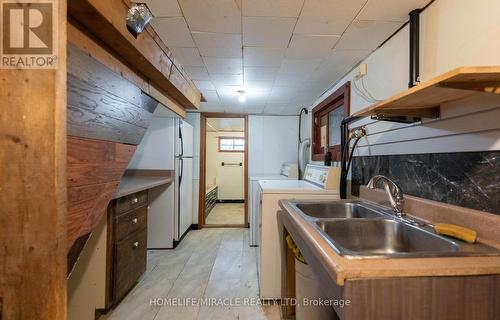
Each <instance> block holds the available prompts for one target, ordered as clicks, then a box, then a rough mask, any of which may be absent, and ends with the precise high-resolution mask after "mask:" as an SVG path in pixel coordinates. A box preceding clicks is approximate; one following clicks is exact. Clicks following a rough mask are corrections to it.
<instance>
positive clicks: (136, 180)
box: [113, 176, 174, 199]
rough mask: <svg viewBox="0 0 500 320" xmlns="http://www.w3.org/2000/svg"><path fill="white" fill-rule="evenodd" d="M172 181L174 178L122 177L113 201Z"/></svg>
mask: <svg viewBox="0 0 500 320" xmlns="http://www.w3.org/2000/svg"><path fill="white" fill-rule="evenodd" d="M173 181H174V177H158V176H124V177H123V178H122V180H121V182H120V185H118V189H117V190H116V192H115V194H114V195H113V199H116V198H121V197H123V196H126V195H129V194H132V193H135V192H139V191H142V190H146V189H151V188H154V187H158V186H161V185H165V184H169V183H172V182H173Z"/></svg>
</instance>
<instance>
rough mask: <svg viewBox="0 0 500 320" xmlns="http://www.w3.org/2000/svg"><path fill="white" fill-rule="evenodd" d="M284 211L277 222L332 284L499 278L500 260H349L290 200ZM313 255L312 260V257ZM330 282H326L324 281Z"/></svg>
mask: <svg viewBox="0 0 500 320" xmlns="http://www.w3.org/2000/svg"><path fill="white" fill-rule="evenodd" d="M280 206H281V207H282V208H283V209H284V211H282V212H281V213H280V214H279V215H278V217H279V218H278V219H279V220H280V221H281V223H282V224H283V225H284V227H285V228H286V229H287V231H288V232H289V233H290V234H291V236H292V238H293V239H294V241H295V242H296V244H297V245H298V246H299V248H300V250H301V251H302V253H303V255H304V256H305V257H306V260H308V259H307V257H308V256H310V257H311V258H313V259H311V260H314V261H317V262H318V263H317V264H318V265H317V266H311V267H312V268H313V269H315V268H314V267H318V268H321V269H323V271H324V273H323V274H327V275H328V276H329V278H330V279H329V280H332V281H334V282H335V284H337V285H339V286H343V285H344V283H345V281H346V280H357V279H373V278H389V277H424V276H460V275H486V274H500V256H488V257H443V258H401V259H384V258H381V259H365V260H362V259H347V258H344V257H342V256H340V255H339V254H337V253H336V252H335V250H334V249H333V248H332V247H331V246H330V244H329V243H328V242H327V241H326V240H325V239H324V238H323V237H322V236H321V235H320V233H319V232H318V231H317V230H316V229H314V227H313V226H312V225H311V224H310V223H309V222H308V221H306V219H304V218H303V217H302V216H301V215H300V214H299V213H297V212H296V211H295V209H294V208H293V207H292V206H291V205H290V202H289V201H287V200H281V201H280ZM311 255H313V256H311ZM322 280H325V281H326V280H327V279H322Z"/></svg>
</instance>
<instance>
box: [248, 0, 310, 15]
mask: <svg viewBox="0 0 500 320" xmlns="http://www.w3.org/2000/svg"><path fill="white" fill-rule="evenodd" d="M303 4H304V0H271V1H270V0H243V16H246V17H295V18H296V17H298V16H299V14H300V10H301V9H302V5H303Z"/></svg>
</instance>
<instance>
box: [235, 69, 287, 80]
mask: <svg viewBox="0 0 500 320" xmlns="http://www.w3.org/2000/svg"><path fill="white" fill-rule="evenodd" d="M278 70H279V68H278V67H244V68H243V75H244V77H245V79H244V80H245V81H246V80H249V81H254V80H256V81H260V80H264V81H269V80H271V81H272V80H274V79H275V78H276V75H277V74H278Z"/></svg>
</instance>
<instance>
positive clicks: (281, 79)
mask: <svg viewBox="0 0 500 320" xmlns="http://www.w3.org/2000/svg"><path fill="white" fill-rule="evenodd" d="M304 79H305V77H304V76H303V75H301V74H283V73H282V74H278V75H277V76H276V80H274V85H276V86H282V87H296V86H298V85H300V84H302V82H304Z"/></svg>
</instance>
